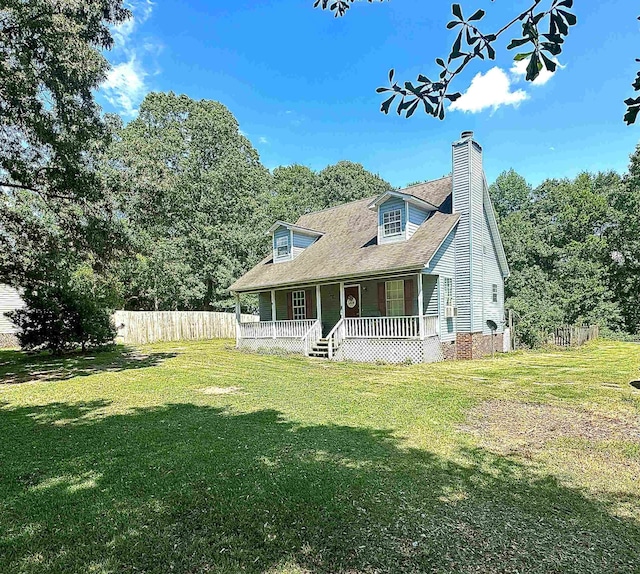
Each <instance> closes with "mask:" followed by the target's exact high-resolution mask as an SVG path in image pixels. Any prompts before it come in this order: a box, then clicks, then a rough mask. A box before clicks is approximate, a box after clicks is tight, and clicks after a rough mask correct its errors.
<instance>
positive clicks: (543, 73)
mask: <svg viewBox="0 0 640 574" xmlns="http://www.w3.org/2000/svg"><path fill="white" fill-rule="evenodd" d="M554 61H555V63H556V64H558V61H557V60H555V58H554ZM528 65H529V59H528V58H527V59H526V60H520V61H519V62H514V63H513V67H512V68H511V70H510V72H511V73H512V74H513V76H514V78H515V79H516V81H517V80H520V79H524V78H525V76H526V75H527V66H528ZM558 68H560V69H562V68H564V66H561V65H560V64H558ZM558 68H556V72H557V71H558ZM556 72H550V71H549V70H547V68H545V67H543V68H542V70H540V74H539V75H538V77H537V78H536V79H535V80H533V82H531V84H532V85H534V86H544V85H545V84H546V83H547V82H548V81H549V80H550V79H551V78H553V76H554V75H555V74H556Z"/></svg>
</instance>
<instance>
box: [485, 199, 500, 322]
mask: <svg viewBox="0 0 640 574" xmlns="http://www.w3.org/2000/svg"><path fill="white" fill-rule="evenodd" d="M484 237H485V244H484V246H485V249H484V295H483V299H484V320H485V321H484V329H483V331H484V333H485V334H490V333H491V330H490V329H489V328H488V327H487V321H488V320H492V321H494V322H495V323H496V324H497V325H498V330H497V332H498V333H502V332H503V331H504V324H503V321H504V281H503V278H502V272H501V270H500V263H499V261H498V254H497V252H496V249H495V245H494V243H493V240H492V238H491V232H490V231H489V220H488V218H487V213H486V209H485V212H484ZM494 284H495V285H497V286H498V302H497V303H494V302H493V285H494Z"/></svg>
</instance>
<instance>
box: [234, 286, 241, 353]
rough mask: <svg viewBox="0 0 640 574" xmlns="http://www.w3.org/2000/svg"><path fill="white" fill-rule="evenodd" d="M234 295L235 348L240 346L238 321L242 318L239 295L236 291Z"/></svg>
mask: <svg viewBox="0 0 640 574" xmlns="http://www.w3.org/2000/svg"><path fill="white" fill-rule="evenodd" d="M235 296H236V348H237V347H239V346H240V321H241V320H242V316H241V314H240V295H239V294H238V293H236V294H235Z"/></svg>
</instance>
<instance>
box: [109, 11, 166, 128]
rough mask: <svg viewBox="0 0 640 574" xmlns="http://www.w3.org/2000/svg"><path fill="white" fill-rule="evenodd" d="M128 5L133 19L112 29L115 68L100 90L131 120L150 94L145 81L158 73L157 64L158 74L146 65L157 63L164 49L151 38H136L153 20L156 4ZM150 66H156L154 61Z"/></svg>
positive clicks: (112, 62) (111, 58) (112, 56)
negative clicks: (148, 22)
mask: <svg viewBox="0 0 640 574" xmlns="http://www.w3.org/2000/svg"><path fill="white" fill-rule="evenodd" d="M125 5H126V7H127V8H129V9H130V10H131V12H132V14H133V16H132V17H131V18H130V19H129V20H127V21H125V22H122V23H121V24H119V25H118V26H114V27H113V28H111V34H112V35H113V39H114V47H113V51H112V52H111V53H110V54H107V55H108V57H109V59H110V60H111V64H112V68H111V70H109V72H108V74H107V78H106V80H105V81H104V83H103V84H102V86H101V88H102V92H103V94H104V96H105V98H106V99H107V101H108V102H109V103H110V104H111V105H112V106H113V107H114V108H116V110H117V111H118V112H119V113H120V114H122V115H123V116H125V117H132V116H135V115H136V113H137V112H138V106H139V105H140V102H141V101H142V100H143V98H144V96H145V95H146V93H147V92H148V91H149V87H148V86H147V83H146V78H147V77H148V76H150V75H157V74H158V73H159V68H158V66H157V64H155V68H156V71H155V72H154V73H153V74H150V73H149V72H148V71H147V69H146V67H145V65H144V64H145V60H148V59H149V58H151V59H152V60H155V58H156V57H157V56H158V55H159V53H160V51H161V49H162V46H161V45H160V44H157V43H155V42H153V41H152V40H149V39H148V38H145V39H144V40H142V41H141V40H140V39H139V38H137V35H138V34H137V32H138V29H139V27H140V25H141V24H144V22H146V21H147V20H148V19H149V18H150V17H151V14H152V12H153V7H154V2H152V1H151V0H129V1H128V2H126V3H125ZM147 63H148V62H147ZM151 66H154V62H153V61H152V62H151Z"/></svg>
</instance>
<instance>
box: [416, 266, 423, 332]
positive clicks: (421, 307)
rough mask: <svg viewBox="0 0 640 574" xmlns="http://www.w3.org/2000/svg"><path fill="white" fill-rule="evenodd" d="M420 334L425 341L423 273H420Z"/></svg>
mask: <svg viewBox="0 0 640 574" xmlns="http://www.w3.org/2000/svg"><path fill="white" fill-rule="evenodd" d="M417 277H418V332H419V333H420V339H421V340H422V339H424V293H423V292H422V273H418V275H417Z"/></svg>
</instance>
